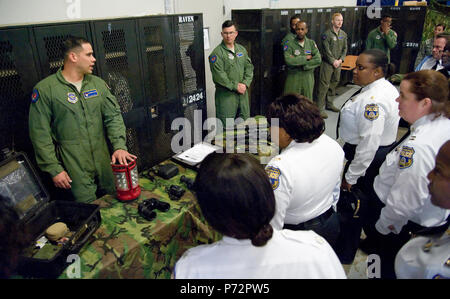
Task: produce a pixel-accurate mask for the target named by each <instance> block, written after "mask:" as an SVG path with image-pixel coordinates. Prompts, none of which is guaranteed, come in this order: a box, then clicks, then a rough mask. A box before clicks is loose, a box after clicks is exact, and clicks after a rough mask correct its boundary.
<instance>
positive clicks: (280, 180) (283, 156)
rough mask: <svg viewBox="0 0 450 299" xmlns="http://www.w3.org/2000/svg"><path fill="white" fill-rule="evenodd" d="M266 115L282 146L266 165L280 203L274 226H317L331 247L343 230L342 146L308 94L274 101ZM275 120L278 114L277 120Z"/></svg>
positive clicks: (293, 227) (311, 228)
mask: <svg viewBox="0 0 450 299" xmlns="http://www.w3.org/2000/svg"><path fill="white" fill-rule="evenodd" d="M266 117H267V121H268V122H269V123H270V124H271V127H270V133H271V135H272V140H274V139H275V141H274V142H275V143H277V142H278V145H279V147H280V148H281V150H282V151H281V153H280V154H279V155H278V156H276V157H274V158H273V159H272V160H271V161H270V162H269V163H268V165H267V167H266V172H267V174H268V175H269V178H270V179H271V182H272V188H273V190H274V192H275V199H276V202H277V205H276V213H275V216H274V217H273V219H272V221H271V224H272V226H273V227H274V228H275V229H282V228H287V229H291V230H313V231H315V232H316V233H318V234H319V235H321V236H322V237H324V238H325V239H326V240H327V241H328V243H330V245H331V246H332V247H333V246H334V243H335V242H336V239H337V237H338V235H339V219H338V216H337V214H336V213H335V209H334V207H335V205H336V203H337V201H338V199H339V187H340V183H341V173H342V169H343V166H344V152H343V151H342V148H341V147H340V145H339V144H338V143H337V142H336V141H335V140H334V139H332V138H330V137H328V136H327V135H325V134H324V133H323V132H324V130H325V122H324V120H323V119H322V117H321V116H320V110H319V109H318V108H317V106H316V105H315V104H314V103H312V102H311V101H310V100H308V99H307V98H306V97H304V96H300V95H286V96H283V97H281V98H279V99H277V100H275V101H274V102H272V103H271V104H270V106H269V108H268V110H267V113H266ZM272 119H278V125H277V124H275V122H274V121H272ZM273 136H278V141H277V140H276V139H277V138H273Z"/></svg>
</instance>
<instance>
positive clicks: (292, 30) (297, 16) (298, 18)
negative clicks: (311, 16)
mask: <svg viewBox="0 0 450 299" xmlns="http://www.w3.org/2000/svg"><path fill="white" fill-rule="evenodd" d="M300 21H301V16H300V14H295V15H293V16H292V17H291V19H290V21H289V24H290V30H289V32H288V33H287V34H286V35H285V36H284V38H283V39H282V40H281V45H282V46H284V45H285V44H286V43H287V42H288V41H290V40H293V39H295V38H296V37H297V34H296V33H295V25H297V23H298V22H300Z"/></svg>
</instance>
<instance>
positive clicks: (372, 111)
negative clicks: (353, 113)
mask: <svg viewBox="0 0 450 299" xmlns="http://www.w3.org/2000/svg"><path fill="white" fill-rule="evenodd" d="M378 116H380V108H379V107H378V105H377V104H367V105H366V107H365V109H364V117H365V118H367V119H368V120H376V119H377V118H378Z"/></svg>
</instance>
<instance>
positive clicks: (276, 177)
mask: <svg viewBox="0 0 450 299" xmlns="http://www.w3.org/2000/svg"><path fill="white" fill-rule="evenodd" d="M266 173H267V176H268V177H269V180H270V184H271V185H272V189H273V190H276V189H277V188H278V186H279V185H280V174H281V171H280V169H279V168H277V167H273V166H269V167H267V168H266Z"/></svg>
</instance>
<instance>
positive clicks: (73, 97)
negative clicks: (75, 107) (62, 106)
mask: <svg viewBox="0 0 450 299" xmlns="http://www.w3.org/2000/svg"><path fill="white" fill-rule="evenodd" d="M67 101H68V102H69V103H72V104H75V103H76V102H78V98H77V95H76V94H75V93H74V92H68V93H67Z"/></svg>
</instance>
